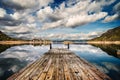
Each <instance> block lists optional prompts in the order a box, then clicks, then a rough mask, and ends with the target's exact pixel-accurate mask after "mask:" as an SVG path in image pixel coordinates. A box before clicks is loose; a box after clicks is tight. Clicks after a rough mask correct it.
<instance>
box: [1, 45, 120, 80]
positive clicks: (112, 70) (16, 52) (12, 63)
mask: <svg viewBox="0 0 120 80" xmlns="http://www.w3.org/2000/svg"><path fill="white" fill-rule="evenodd" d="M53 47H55V48H56V47H62V48H63V47H64V48H66V47H67V46H66V45H63V44H54V45H53ZM48 50H49V46H48V45H43V46H39V45H37V46H33V45H18V46H4V45H0V80H5V79H6V78H8V77H9V76H10V75H12V74H13V73H15V72H17V71H19V70H20V69H22V68H23V67H25V66H26V65H27V64H29V63H31V62H33V61H35V60H36V59H38V58H39V57H41V55H42V54H44V53H45V52H47V51H48ZM70 50H72V51H73V52H75V53H76V55H78V56H80V57H81V58H83V59H85V60H87V61H89V62H90V63H91V64H93V65H95V66H96V67H97V68H98V69H100V70H101V71H102V72H104V73H106V74H107V75H108V76H110V77H111V78H112V79H113V80H120V55H117V54H116V53H117V51H118V50H120V45H93V46H92V45H84V44H82V45H80V44H79V45H75V44H72V45H70Z"/></svg>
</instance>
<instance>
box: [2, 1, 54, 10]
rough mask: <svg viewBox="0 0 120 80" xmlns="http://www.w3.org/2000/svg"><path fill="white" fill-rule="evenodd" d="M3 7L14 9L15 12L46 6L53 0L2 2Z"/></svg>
mask: <svg viewBox="0 0 120 80" xmlns="http://www.w3.org/2000/svg"><path fill="white" fill-rule="evenodd" d="M1 2H2V3H3V4H4V5H5V6H8V7H11V8H14V9H16V10H21V9H28V8H34V9H35V8H38V7H43V6H47V5H48V4H49V3H50V2H53V0H44V1H43V0H2V1H1Z"/></svg>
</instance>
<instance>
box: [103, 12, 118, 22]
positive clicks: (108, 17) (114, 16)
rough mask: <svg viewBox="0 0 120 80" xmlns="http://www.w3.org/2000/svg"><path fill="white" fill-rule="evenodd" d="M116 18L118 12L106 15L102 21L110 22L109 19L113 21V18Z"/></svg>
mask: <svg viewBox="0 0 120 80" xmlns="http://www.w3.org/2000/svg"><path fill="white" fill-rule="evenodd" d="M117 18H118V14H114V15H112V16H107V17H106V18H105V19H104V20H103V22H110V21H113V20H115V19H117Z"/></svg>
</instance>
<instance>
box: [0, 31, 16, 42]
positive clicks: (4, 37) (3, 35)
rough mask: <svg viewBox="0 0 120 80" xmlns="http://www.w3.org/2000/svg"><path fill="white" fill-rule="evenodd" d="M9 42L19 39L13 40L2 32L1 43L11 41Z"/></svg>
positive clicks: (0, 35) (0, 33)
mask: <svg viewBox="0 0 120 80" xmlns="http://www.w3.org/2000/svg"><path fill="white" fill-rule="evenodd" d="M9 40H17V39H14V38H11V37H9V36H8V35H6V34H4V33H3V32H1V31H0V41H9Z"/></svg>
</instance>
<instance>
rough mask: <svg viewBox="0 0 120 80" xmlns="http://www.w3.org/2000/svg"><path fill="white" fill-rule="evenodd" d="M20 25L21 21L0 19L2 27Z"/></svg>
mask: <svg viewBox="0 0 120 80" xmlns="http://www.w3.org/2000/svg"><path fill="white" fill-rule="evenodd" d="M20 24H21V21H15V20H4V19H0V25H1V26H17V25H20Z"/></svg>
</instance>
